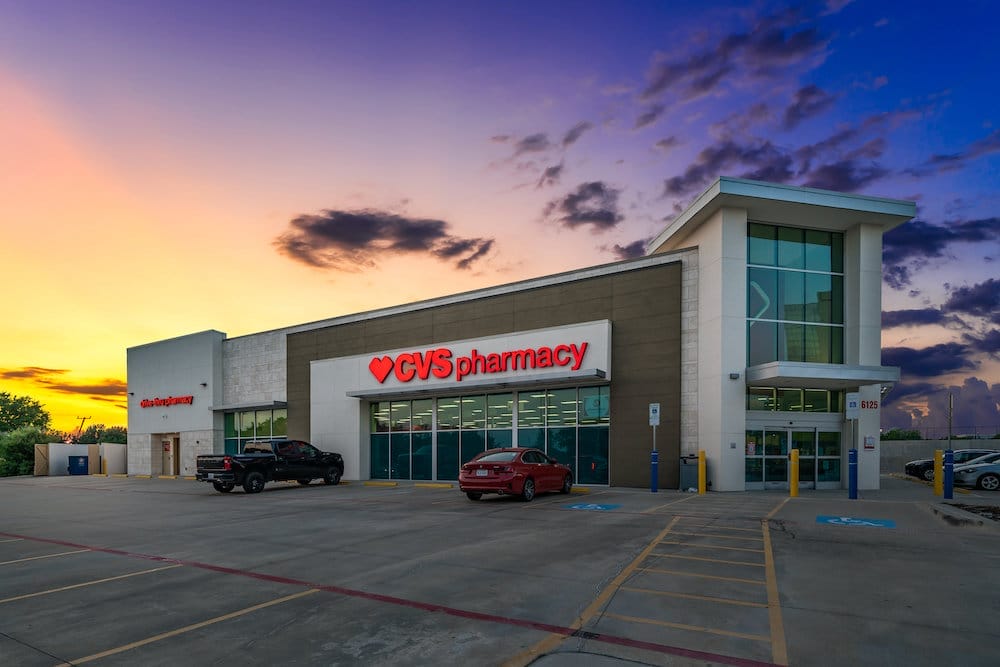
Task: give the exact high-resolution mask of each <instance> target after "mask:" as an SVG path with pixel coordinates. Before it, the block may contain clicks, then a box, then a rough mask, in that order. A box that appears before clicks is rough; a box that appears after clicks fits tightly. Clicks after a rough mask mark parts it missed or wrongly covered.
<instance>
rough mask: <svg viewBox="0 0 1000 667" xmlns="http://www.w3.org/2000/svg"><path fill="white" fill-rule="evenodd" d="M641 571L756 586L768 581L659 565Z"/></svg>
mask: <svg viewBox="0 0 1000 667" xmlns="http://www.w3.org/2000/svg"><path fill="white" fill-rule="evenodd" d="M640 571H641V572H655V573H657V574H672V575H677V576H681V577H698V578H700V579H714V580H717V581H735V582H737V583H740V584H753V585H754V586H764V585H765V584H766V583H767V582H765V581H761V580H759V579H742V578H740V577H722V576H719V575H717V574H698V573H697V572H681V571H680V570H664V569H662V568H659V567H644V568H641V569H640Z"/></svg>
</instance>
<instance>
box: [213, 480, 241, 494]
mask: <svg viewBox="0 0 1000 667" xmlns="http://www.w3.org/2000/svg"><path fill="white" fill-rule="evenodd" d="M212 486H214V487H215V490H216V491H218V492H219V493H229V492H230V491H232V490H233V487H234V486H236V485H235V484H233V483H232V482H212Z"/></svg>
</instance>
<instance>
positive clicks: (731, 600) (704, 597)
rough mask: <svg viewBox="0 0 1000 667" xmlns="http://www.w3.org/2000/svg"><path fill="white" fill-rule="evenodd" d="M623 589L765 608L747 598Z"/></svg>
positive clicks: (625, 587) (762, 604)
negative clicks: (738, 598)
mask: <svg viewBox="0 0 1000 667" xmlns="http://www.w3.org/2000/svg"><path fill="white" fill-rule="evenodd" d="M622 590H623V591H632V592H633V593H645V594H647V595H663V596H666V597H671V598H683V599H685V600H702V601H704V602H718V603H720V604H735V605H739V606H741V607H761V608H766V607H767V605H766V604H765V603H763V602H749V601H747V600H737V599H735V598H717V597H713V596H711V595H694V594H693V593H677V592H675V591H657V590H653V589H651V588H634V587H632V586H622Z"/></svg>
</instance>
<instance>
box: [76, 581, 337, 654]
mask: <svg viewBox="0 0 1000 667" xmlns="http://www.w3.org/2000/svg"><path fill="white" fill-rule="evenodd" d="M318 592H319V590H318V589H315V588H310V589H309V590H307V591H299V592H298V593H293V594H291V595H286V596H285V597H283V598H278V599H277V600H271V601H270V602H262V603H261V604H255V605H254V606H252V607H247V608H246V609H240V610H239V611H234V612H231V613H229V614H224V615H222V616H216V617H215V618H210V619H208V620H206V621H201V622H200V623H193V624H191V625H186V626H184V627H183V628H177V629H176V630H171V631H170V632H163V633H161V634H158V635H154V636H153V637H147V638H146V639H141V640H139V641H137V642H132V643H131V644H125V645H123V646H118V647H116V648H112V649H108V650H107V651H102V652H100V653H94V654H93V655H88V656H85V657H83V658H77V659H75V660H70V661H69V662H67V663H65V665H66V666H71V665H79V664H82V663H85V662H91V661H93V660H99V659H100V658H106V657H108V656H109V655H116V654H118V653H124V652H125V651H131V650H132V649H134V648H139V647H140V646H145V645H147V644H152V643H153V642H158V641H160V640H162V639H168V638H170V637H176V636H177V635H180V634H184V633H185V632H191V631H192V630H198V629H200V628H204V627H205V626H208V625H214V624H215V623H221V622H222V621H228V620H229V619H231V618H239V617H240V616H245V615H246V614H250V613H252V612H255V611H258V610H260V609H265V608H267V607H273V606H274V605H278V604H282V603H284V602H289V601H291V600H295V599H297V598H301V597H305V596H306V595H312V594H313V593H318Z"/></svg>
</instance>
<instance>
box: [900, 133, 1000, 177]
mask: <svg viewBox="0 0 1000 667" xmlns="http://www.w3.org/2000/svg"><path fill="white" fill-rule="evenodd" d="M991 153H1000V130H993V131H992V132H991V133H990V134H988V135H986V136H985V137H983V138H982V139H977V140H976V141H974V142H972V143H971V144H969V146H968V147H967V148H966V149H965V150H964V151H959V152H957V153H946V154H938V155H932V156H931V157H930V158H929V159H928V160H927V161H926V162H924V163H923V164H921V165H918V166H916V167H913V168H912V169H907V170H906V172H905V173H907V174H910V175H911V176H927V175H928V174H935V173H942V172H946V171H955V170H956V169H961V168H962V167H964V166H965V165H966V164H968V163H969V162H971V161H972V160H975V159H976V158H980V157H983V156H984V155H989V154H991Z"/></svg>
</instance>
